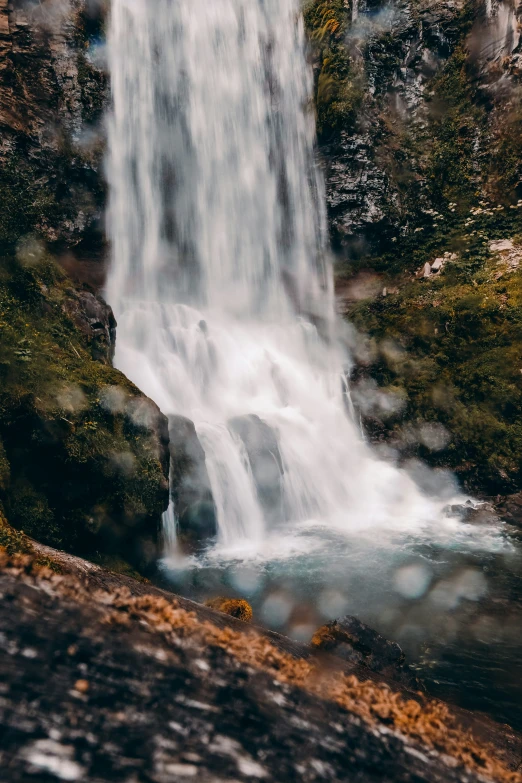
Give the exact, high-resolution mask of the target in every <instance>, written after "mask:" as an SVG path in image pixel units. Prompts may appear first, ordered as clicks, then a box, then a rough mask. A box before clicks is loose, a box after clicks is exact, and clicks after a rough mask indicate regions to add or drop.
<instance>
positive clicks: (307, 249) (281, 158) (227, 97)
mask: <svg viewBox="0 0 522 783" xmlns="http://www.w3.org/2000/svg"><path fill="white" fill-rule="evenodd" d="M300 5H301V2H300V0H153V1H152V0H112V20H111V30H110V41H109V52H110V67H111V74H112V91H113V102H114V109H113V112H112V116H111V118H110V126H109V127H110V137H109V141H110V145H109V146H110V154H109V159H108V172H109V181H110V210H109V229H110V235H111V239H112V249H113V263H112V268H111V272H110V278H109V281H108V292H107V293H108V298H109V301H110V302H111V304H112V306H113V307H114V310H115V312H116V316H117V319H118V324H119V325H118V342H117V351H116V364H117V366H118V367H119V368H120V369H121V370H123V371H124V372H125V373H126V374H127V375H128V377H130V378H131V379H132V380H133V381H134V382H135V383H136V384H137V385H138V386H139V387H140V388H141V389H142V390H143V391H144V392H145V393H147V394H148V395H149V396H150V397H152V398H153V399H154V400H155V401H156V402H157V403H158V404H159V406H160V407H161V409H162V410H163V411H164V412H165V413H166V414H169V415H170V417H171V421H172V422H173V423H174V422H175V421H176V416H177V415H182V416H183V417H185V419H187V418H188V419H190V420H192V421H193V422H194V423H195V426H196V429H197V434H198V437H199V440H200V443H201V445H202V447H203V449H204V456H205V462H206V472H207V474H208V480H209V483H210V486H211V490H212V495H213V499H214V503H215V506H216V509H217V517H218V520H217V521H218V531H219V536H218V543H217V545H216V546H214V547H213V548H211V549H210V550H208V551H206V552H205V553H204V554H202V555H200V556H199V557H198V558H195V559H194V558H186V557H182V556H180V554H179V552H178V551H177V550H176V530H175V525H174V521H175V512H176V509H175V508H174V507H172V506H171V509H170V512H169V514H167V515H166V516H165V532H166V541H167V549H168V550H170V552H169V551H167V553H166V555H167V556H166V558H165V560H164V562H163V566H164V574H165V575H166V577H165V578H168V579H169V582H170V583H171V584H173V585H174V586H175V587H176V589H177V590H179V591H181V592H185V593H188V594H190V595H192V596H194V597H200V598H204V597H207V596H208V595H209V594H215V593H216V592H217V591H219V592H221V590H222V589H224V590H226V591H227V592H228V593H229V592H230V591H233V592H236V593H238V594H240V595H242V596H247V597H248V598H249V600H250V601H251V602H252V605H253V607H254V611H255V613H256V618H257V619H258V621H264V622H265V623H266V624H267V625H269V626H270V627H273V628H278V629H280V630H283V631H284V632H286V633H288V634H290V635H292V636H295V637H296V638H301V639H309V638H310V636H311V634H312V633H313V630H314V627H315V628H316V627H317V625H318V624H319V622H320V621H322V620H323V619H328V618H331V617H335V616H339V615H340V614H341V613H343V612H346V611H348V612H349V613H350V614H355V615H357V616H359V617H361V618H362V619H364V620H365V621H366V622H369V623H371V624H373V625H374V626H375V627H376V628H378V629H379V630H380V631H381V632H382V633H384V634H387V635H389V636H390V638H395V639H397V640H398V641H399V642H401V643H402V644H404V645H405V647H406V650H407V651H408V652H409V654H410V655H412V656H413V659H414V660H417V662H418V663H419V666H420V667H421V668H422V669H423V676H425V677H426V678H427V679H428V680H430V678H431V681H432V682H433V683H437V682H438V680H439V679H440V680H443V681H447V680H448V670H447V668H445V667H444V661H443V659H441V660H442V662H441V663H440V665H439V664H438V663H437V662H436V661H435V662H434V661H433V660H431V659H430V656H428V657H427V658H426V656H423V655H421V654H420V652H419V644H420V643H421V642H422V641H423V640H424V641H427V642H428V643H429V645H430V647H433V645H439V646H442V648H443V649H444V650H445V649H448V650H450V651H451V654H452V655H454V656H455V658H456V660H457V662H458V665H459V666H460V670H462V671H463V672H464V674H462V675H459V674H456V678H457V679H458V678H459V677H462V681H463V682H464V683H467V685H466V689H465V690H469V691H473V688H475V683H476V680H477V676H476V673H475V671H473V672H472V673H471V674H469V675H468V674H466V672H467V671H468V669H467V667H468V662H469V659H471V658H473V659H475V651H476V637H475V636H474V635H473V634H475V633H478V634H479V635H480V633H481V631H480V627H481V626H480V627H479V624H477V625H476V627H475V626H473V627H472V629H471V632H470V633H471V635H470V634H469V633H468V634H467V632H466V631H465V632H464V636H463V637H462V638H461V637H457V631H456V620H455V616H456V612H457V611H458V609H459V607H460V605H461V604H462V606H463V611H464V615H465V614H466V611H467V610H466V609H465V605H466V606H468V605H470V602H473V601H477V600H478V599H479V598H482V597H484V595H485V594H486V592H487V590H488V589H489V588H490V586H491V584H492V577H491V572H489V573H488V577H487V578H486V577H485V576H484V573H483V570H482V564H483V563H489V565H490V566H494V565H495V563H497V564H498V558H506V561H505V562H506V564H507V567H508V568H511V569H512V570H513V572H514V571H515V568H516V562H515V563H514V562H511V561H510V560H509V558H513V557H515V555H512V554H510V551H511V550H510V548H509V546H508V545H507V544H505V543H504V540H503V537H502V535H499V532H498V529H497V527H496V526H495V525H493V526H491V527H490V528H489V529H485V528H484V527H482V528H480V529H477V528H476V527H474V526H473V525H469V524H467V525H466V524H464V523H462V522H460V521H458V520H456V519H450V518H448V517H447V516H446V515H445V514H444V513H443V512H442V509H443V506H444V505H445V504H446V503H448V502H450V500H451V493H452V492H456V490H454V489H453V490H452V489H451V488H450V489H449V490H448V491H446V493H444V492H440V491H431V492H429V491H428V492H426V494H424V493H423V492H421V490H420V489H419V488H418V486H417V484H416V483H415V482H414V481H413V479H412V478H411V477H410V476H409V475H408V474H407V473H406V472H404V471H402V470H399V469H398V468H396V467H395V466H394V465H393V464H391V463H389V462H385V461H382V460H380V459H378V458H377V457H376V455H375V454H374V453H373V452H372V451H371V450H370V448H369V447H368V445H367V444H365V443H364V440H363V438H362V437H361V434H360V431H359V428H358V426H357V425H356V423H355V421H354V418H353V417H352V416H351V414H350V404H349V403H350V400H349V398H348V396H347V393H346V384H345V383H344V382H343V378H344V376H345V372H346V370H347V369H348V367H347V356H346V354H345V351H344V349H343V345H342V340H341V339H340V331H341V329H342V322H341V321H340V320H339V321H338V320H337V319H336V317H335V303H334V298H333V286H332V271H331V269H330V265H329V263H328V247H327V241H326V238H325V235H326V231H325V215H324V194H323V188H322V184H321V179H320V177H319V176H318V174H317V169H316V166H315V163H314V156H313V147H314V132H313V118H312V116H311V114H310V110H309V103H310V102H309V96H310V94H311V87H312V84H311V75H310V72H309V70H308V68H307V65H306V59H305V42H304V35H303V26H302V21H301V16H300ZM256 417H257V418H256ZM252 426H253V427H254V429H255V428H257V429H258V430H259V427H261V428H264V430H262V432H263V433H264V435H263V437H265V436H266V438H265V448H264V451H265V454H264V457H265V459H266V461H267V462H266V464H265V465H264V466H263V465H260V464H259V463H258V462H255V463H253V461H252V459H251V453H250V451H249V448H248V442H247V441H248V430H249V427H252ZM183 432H184V430H182V433H183ZM245 433H246V436H245ZM267 444H268V445H267ZM200 453H201V452H200ZM436 478H437V475H436V474H429V481H428V482H427V483H430V482H431V484H432V485H434V484H436ZM266 484H268V486H269V490H270V491H269V501H270V502H269V503H268V504H267V502H266V498H265V497H263V495H262V493H261V492H260V487H262V486H263V485H266ZM432 489H433V486H432ZM438 490H440V487H439V488H438ZM180 521H181V520H180ZM484 550H486V552H484ZM487 550H489V554H488V551H487ZM491 552H493V553H491ZM487 558H490V561H488V560H487ZM495 558H497V559H495ZM466 602H467V603H466ZM495 606H496V605H495ZM495 611H496V610H495ZM449 614H451V618H449ZM450 619H451V622H450ZM488 627H489V626H488ZM477 629H478V630H477ZM466 634H467V635H466ZM462 639H463V640H464V641H463V642H462ZM463 650H464V652H462V651H463ZM467 651H470V652H469V656H468V657H466V656H467V655H468V652H467ZM493 653H494V654H492V650H491V648H489V647H488V648H487V650H486V652H485V653H483V654H482V657H481V658H480V659H479V664H478V667H479V670H480V677H482V679H483V680H484V681H486V682H488V683H489V682H490V681H491V680H492V679H493V678H494V677H496V675H497V671H498V667H499V666H503V665H504V664H503V659H502V656H500V657H499V655H498V654H497V653H495V651H494V650H493ZM431 655H433V654H431ZM516 657H517V659H519V657H520V656H519V655H518V654H517V656H516ZM499 661H500V663H499ZM454 668H455V666H454V664H452V670H453V669H454ZM457 670H458V666H457V669H456V671H457ZM491 672H494V675H493V674H491ZM480 677H479V679H480ZM449 679H450V680H451V677H449ZM454 679H455V678H454ZM507 683H508V685H507V687H506V688H505V693H504V692H503V693H504V695H503V696H502V698H503V699H506V698H507V699H509V694H510V692H511V680H509V679H508V680H507ZM468 686H469V687H468ZM434 687H435V686H434ZM437 687H438V686H437ZM475 690H476V688H475ZM473 692H475V691H473ZM506 694H508V696H506Z"/></svg>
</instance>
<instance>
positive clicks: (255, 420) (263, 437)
mask: <svg viewBox="0 0 522 783" xmlns="http://www.w3.org/2000/svg"><path fill="white" fill-rule="evenodd" d="M228 424H229V428H230V429H231V430H232V432H234V433H235V434H236V435H238V436H239V438H241V440H242V441H243V444H244V446H245V450H246V453H247V456H248V459H249V462H250V467H251V468H252V475H253V477H254V481H255V484H256V488H257V493H258V497H259V502H260V503H261V506H262V508H263V510H264V513H265V517H266V519H267V521H268V522H277V521H280V520H281V518H282V505H283V492H282V478H283V473H284V469H283V461H282V459H281V453H280V451H279V444H278V442H277V435H276V433H275V432H274V430H273V429H272V428H271V427H270V426H269V425H268V424H267V423H266V422H264V421H263V420H262V419H260V418H259V416H256V415H253V414H252V415H249V416H237V417H236V418H234V419H231V420H230V421H229V423H228Z"/></svg>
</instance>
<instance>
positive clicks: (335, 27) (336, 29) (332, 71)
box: [304, 0, 364, 141]
mask: <svg viewBox="0 0 522 783" xmlns="http://www.w3.org/2000/svg"><path fill="white" fill-rule="evenodd" d="M350 18H351V11H350V8H349V6H348V5H347V4H346V3H345V2H344V1H343V0H312V2H309V3H308V5H307V6H306V7H305V11H304V19H305V26H306V30H307V33H308V36H309V39H310V42H311V45H312V48H313V51H314V54H315V57H316V59H317V62H318V68H317V75H316V85H315V86H316V90H315V96H314V98H315V107H316V112H317V132H318V136H319V138H320V139H321V140H323V141H325V140H327V139H330V138H331V137H332V136H335V135H338V134H339V133H340V131H342V130H346V129H348V128H349V127H351V126H353V124H354V122H355V119H356V116H357V111H358V110H359V108H360V107H361V105H362V101H363V97H364V85H363V80H362V77H361V73H360V71H359V70H357V69H356V68H355V66H354V64H353V63H352V61H351V58H350V56H349V53H348V49H347V47H346V44H345V36H346V33H347V30H348V26H349V22H350Z"/></svg>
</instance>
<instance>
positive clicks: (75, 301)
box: [64, 289, 117, 365]
mask: <svg viewBox="0 0 522 783" xmlns="http://www.w3.org/2000/svg"><path fill="white" fill-rule="evenodd" d="M64 307H65V310H66V312H67V314H68V315H69V316H70V317H71V318H72V320H73V321H74V324H75V325H76V326H77V327H78V328H79V329H80V331H81V332H82V333H83V335H84V336H85V338H86V339H87V342H88V344H89V345H90V346H91V349H92V355H93V359H96V360H97V361H100V362H103V364H109V365H110V364H112V360H113V358H114V351H115V348H116V326H117V324H116V319H115V317H114V313H113V311H112V307H109V305H108V304H107V302H105V300H104V299H103V298H102V297H101V296H99V295H96V294H93V293H91V292H90V291H75V290H74V289H70V296H69V298H68V299H67V300H66V302H65V305H64Z"/></svg>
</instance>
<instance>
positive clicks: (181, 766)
mask: <svg viewBox="0 0 522 783" xmlns="http://www.w3.org/2000/svg"><path fill="white" fill-rule="evenodd" d="M129 581H132V580H129ZM35 587H36V588H37V589H35ZM140 587H142V586H141V585H140ZM0 590H1V593H2V596H3V600H2V601H1V602H0V625H1V627H2V634H1V635H0V647H1V649H2V655H0V678H1V681H2V700H1V702H0V732H1V734H2V769H3V770H4V777H5V779H6V780H9V781H10V783H22V781H24V782H25V781H28V780H35V781H37V780H38V781H42V783H43V781H44V780H45V781H47V780H49V781H51V780H56V779H57V778H58V777H59V778H60V779H67V780H82V781H84V783H91V782H92V783H95V782H96V783H109V782H111V783H112V781H116V780H121V781H130V780H138V779H140V780H150V781H157V783H173V782H174V781H178V780H186V779H189V780H190V779H194V778H197V779H198V780H199V781H201V783H212V782H213V781H217V780H223V781H225V780H227V781H232V780H234V781H248V782H249V783H251V781H253V780H263V781H266V783H283V782H284V781H295V780H297V779H299V780H301V781H303V783H316V781H317V783H319V781H324V780H329V781H332V783H335V781H346V780H347V779H349V780H350V781H353V783H411V782H412V781H416V782H417V783H422V781H425V783H458V781H467V783H475V781H476V780H478V778H477V777H476V776H475V775H474V774H473V773H470V772H467V771H465V770H464V769H463V768H462V767H461V766H458V765H455V763H454V762H453V761H452V760H449V761H448V760H447V759H445V757H444V756H443V755H441V754H439V753H438V752H437V751H435V750H433V749H432V750H430V751H429V752H428V751H427V750H426V749H425V748H424V747H423V746H422V745H420V744H417V743H416V742H413V740H408V739H405V737H404V736H402V735H400V734H399V733H397V732H395V731H393V730H391V729H389V728H387V729H386V730H382V731H379V730H378V728H379V727H378V725H375V726H371V725H368V724H366V723H365V722H364V721H362V720H361V719H360V718H357V717H356V716H354V715H353V714H351V713H350V712H348V711H347V710H344V709H342V708H341V707H339V706H337V705H336V704H335V703H333V702H328V701H323V700H322V699H321V698H319V697H317V696H314V695H312V694H310V693H307V692H306V691H305V690H303V689H301V688H296V687H292V686H289V685H287V684H285V683H283V682H280V681H278V680H275V679H274V677H273V676H270V675H269V674H267V673H265V672H263V671H261V670H259V669H255V668H253V667H249V666H245V665H244V664H241V663H240V662H239V661H238V660H237V659H236V658H234V656H233V655H231V654H229V653H228V652H226V651H225V650H222V649H219V648H216V647H214V646H209V645H204V644H201V643H199V642H198V640H197V637H196V638H191V637H190V636H188V637H182V636H181V635H180V636H177V635H176V634H170V636H169V638H168V639H167V638H166V637H165V636H164V635H162V634H159V633H151V632H150V630H148V629H147V628H146V627H144V626H143V625H140V624H138V623H134V624H131V625H130V626H125V625H120V626H119V627H114V626H112V627H111V626H110V625H108V624H107V623H105V622H104V618H105V617H106V613H105V611H104V610H102V609H101V608H100V606H99V605H95V604H94V603H91V602H86V603H81V602H80V603H78V602H76V601H74V600H72V599H70V598H64V597H61V596H57V595H55V594H53V593H52V591H49V590H44V589H41V587H40V588H39V589H38V585H37V584H36V585H33V584H30V583H27V582H24V581H21V580H16V579H13V577H12V576H9V575H8V574H0ZM207 611H210V610H207ZM57 769H58V770H59V771H60V775H59V776H57V775H56V772H55V771H56V770H57Z"/></svg>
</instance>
